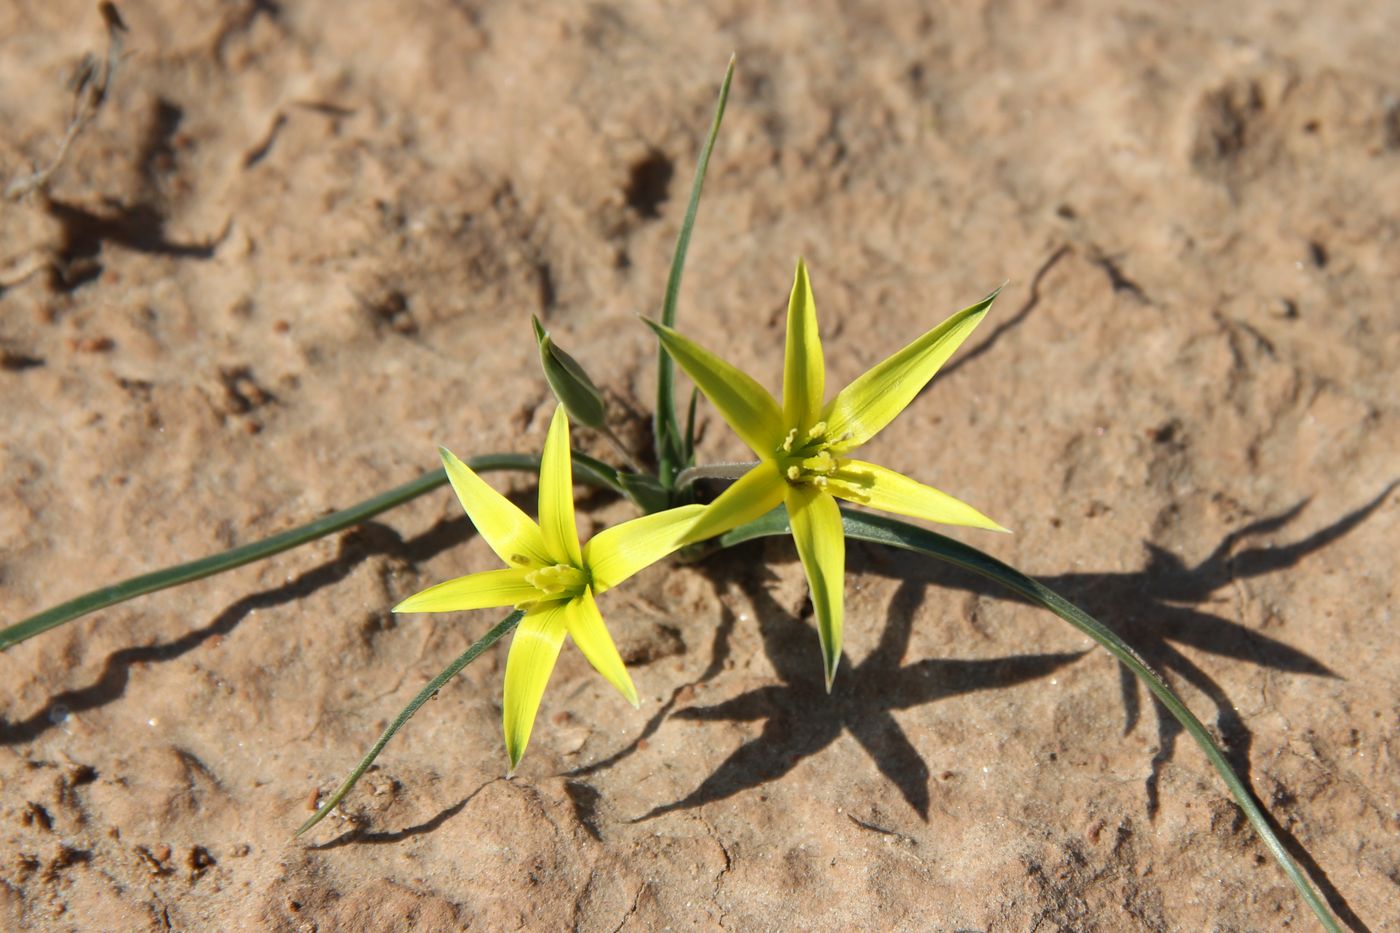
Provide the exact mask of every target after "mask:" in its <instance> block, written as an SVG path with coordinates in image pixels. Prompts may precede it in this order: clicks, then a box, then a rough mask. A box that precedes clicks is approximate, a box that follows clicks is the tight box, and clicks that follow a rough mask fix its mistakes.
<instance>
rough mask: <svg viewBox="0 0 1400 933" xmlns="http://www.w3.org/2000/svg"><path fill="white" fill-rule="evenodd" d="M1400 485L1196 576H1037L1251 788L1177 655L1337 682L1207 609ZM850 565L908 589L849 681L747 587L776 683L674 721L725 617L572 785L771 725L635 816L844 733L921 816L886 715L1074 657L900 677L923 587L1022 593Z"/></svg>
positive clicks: (1161, 723) (1239, 748)
mask: <svg viewBox="0 0 1400 933" xmlns="http://www.w3.org/2000/svg"><path fill="white" fill-rule="evenodd" d="M1396 485H1397V484H1396V483H1392V484H1390V485H1389V486H1387V487H1386V488H1385V489H1384V490H1382V491H1381V492H1380V494H1378V495H1377V496H1376V497H1375V498H1373V499H1372V500H1371V501H1369V502H1367V503H1366V504H1364V505H1362V506H1361V507H1359V508H1357V509H1355V510H1353V511H1352V512H1350V513H1348V514H1346V515H1344V516H1342V517H1341V518H1340V519H1338V520H1337V521H1335V522H1333V523H1332V524H1330V525H1328V526H1326V527H1324V528H1321V529H1319V530H1318V531H1316V532H1314V533H1313V534H1311V535H1308V536H1306V537H1304V538H1301V539H1299V540H1297V541H1294V542H1292V543H1290V544H1284V545H1278V546H1273V545H1270V544H1258V545H1254V544H1249V543H1248V542H1249V539H1251V538H1259V537H1261V536H1266V535H1271V534H1273V533H1276V532H1278V531H1280V530H1281V529H1283V528H1284V527H1285V526H1287V525H1289V524H1290V523H1292V522H1293V521H1294V520H1295V519H1296V518H1298V516H1299V515H1300V514H1301V513H1302V511H1303V509H1304V508H1305V507H1306V506H1307V500H1304V501H1302V502H1300V503H1298V504H1297V505H1295V506H1293V507H1292V508H1290V509H1287V510H1285V511H1283V512H1281V513H1278V514H1276V515H1272V516H1269V517H1266V518H1263V519H1260V520H1258V521H1255V522H1252V523H1250V524H1249V525H1246V526H1245V527H1243V528H1240V529H1238V530H1236V531H1234V532H1231V533H1230V534H1228V535H1226V536H1225V537H1224V538H1223V539H1222V540H1221V541H1220V543H1219V544H1218V545H1217V546H1216V547H1215V548H1214V549H1213V550H1212V552H1211V554H1210V555H1209V556H1208V557H1206V558H1205V559H1204V560H1203V561H1201V562H1200V563H1199V564H1197V565H1196V566H1194V567H1190V566H1188V565H1187V564H1186V562H1185V561H1184V560H1182V559H1181V558H1180V557H1178V556H1177V555H1175V554H1172V553H1170V552H1169V551H1166V550H1165V549H1163V548H1161V547H1158V546H1156V545H1153V544H1151V543H1148V544H1147V545H1146V548H1147V552H1148V560H1147V563H1146V566H1144V567H1143V569H1142V570H1139V571H1134V572H1126V573H1072V574H1062V575H1058V576H1047V577H1042V578H1041V579H1042V581H1043V582H1044V583H1046V584H1047V585H1048V586H1050V587H1051V588H1053V589H1055V590H1057V591H1058V592H1060V593H1062V594H1064V595H1065V596H1066V597H1068V598H1069V599H1071V600H1072V601H1074V602H1076V603H1078V604H1080V605H1082V606H1084V607H1085V608H1086V609H1087V610H1089V611H1090V612H1091V613H1093V614H1095V615H1097V616H1099V617H1100V618H1101V619H1107V620H1109V621H1110V623H1112V624H1113V626H1114V627H1115V628H1116V629H1117V630H1118V631H1119V632H1120V633H1121V634H1122V635H1123V636H1124V637H1125V638H1126V639H1127V640H1128V641H1129V642H1130V643H1131V644H1133V646H1134V647H1135V648H1136V649H1137V650H1138V651H1139V653H1140V654H1142V655H1143V657H1145V658H1146V659H1147V661H1148V663H1150V664H1151V665H1152V666H1153V667H1155V668H1156V669H1158V670H1159V671H1163V672H1166V673H1169V674H1171V675H1175V676H1177V677H1180V678H1182V679H1184V680H1185V681H1186V682H1187V683H1189V684H1191V685H1192V686H1193V687H1195V688H1196V689H1197V690H1199V691H1200V692H1201V694H1203V695H1204V696H1205V697H1207V699H1208V700H1209V701H1210V703H1211V705H1212V706H1214V707H1215V717H1214V718H1215V724H1216V728H1217V730H1218V732H1219V733H1220V735H1221V737H1222V739H1223V741H1224V745H1225V747H1226V750H1227V753H1228V755H1229V757H1230V759H1231V763H1232V765H1233V766H1234V767H1235V768H1236V770H1237V771H1238V772H1239V773H1240V774H1241V776H1242V777H1244V778H1245V780H1246V782H1248V780H1249V768H1248V763H1249V748H1250V743H1251V739H1252V736H1251V734H1250V733H1249V731H1248V730H1247V729H1246V728H1245V726H1244V724H1243V722H1242V721H1241V720H1240V718H1239V715H1238V713H1237V712H1236V711H1235V706H1234V704H1233V703H1232V702H1231V700H1230V698H1229V697H1228V696H1227V695H1226V694H1225V692H1224V690H1223V689H1222V688H1221V687H1220V685H1219V684H1218V683H1216V681H1215V680H1214V679H1212V678H1211V677H1210V675H1208V674H1207V673H1206V672H1205V671H1204V670H1203V669H1202V668H1201V667H1200V666H1199V665H1198V664H1196V663H1195V662H1194V661H1192V660H1191V659H1190V658H1189V657H1187V655H1186V654H1184V653H1183V652H1182V650H1181V649H1180V648H1179V647H1178V645H1184V646H1189V647H1191V648H1195V649H1198V650H1201V651H1204V652H1206V653H1209V654H1214V655H1217V656H1220V657H1225V658H1231V659H1236V660H1243V661H1248V662H1250V663H1253V664H1256V665H1259V666H1261V667H1266V668H1270V669H1273V670H1278V671H1283V672H1286V673H1297V674H1309V675H1314V676H1322V677H1335V676H1337V675H1336V674H1334V673H1333V672H1332V671H1331V670H1330V669H1329V668H1328V667H1327V666H1326V665H1325V664H1323V663H1322V662H1321V661H1319V660H1317V659H1316V658H1313V657H1311V656H1310V655H1308V654H1306V653H1304V652H1302V651H1299V650H1298V649H1296V648H1292V647H1290V646H1289V645H1287V644H1284V643H1283V642H1281V641H1278V640H1277V639H1274V638H1271V637H1269V636H1267V635H1264V634H1262V633H1260V632H1257V631H1255V630H1253V629H1250V628H1248V627H1246V626H1244V625H1241V624H1240V623H1237V622H1234V621H1231V620H1229V619H1227V618H1224V617H1222V616H1220V615H1216V614H1214V613H1212V612H1210V611H1207V609H1206V608H1203V607H1205V606H1208V605H1209V604H1211V603H1212V602H1218V601H1219V600H1220V599H1221V597H1220V596H1219V595H1218V594H1219V593H1220V591H1221V590H1223V589H1225V588H1227V587H1229V586H1231V585H1233V584H1235V583H1236V582H1237V581H1241V580H1246V579H1249V578H1252V577H1257V576H1262V575H1265V574H1268V573H1273V572H1275V571H1279V570H1285V569H1287V568H1289V567H1292V566H1294V565H1296V564H1297V563H1298V562H1299V561H1301V560H1303V559H1304V558H1306V557H1307V556H1309V555H1311V554H1313V553H1315V552H1316V551H1319V550H1321V549H1322V548H1324V547H1327V546H1328V545H1330V544H1332V543H1334V542H1335V541H1337V540H1338V539H1340V538H1341V537H1343V536H1345V535H1346V534H1348V533H1350V532H1351V531H1352V530H1354V529H1355V528H1356V527H1357V526H1358V525H1360V524H1361V523H1362V522H1363V521H1365V520H1366V519H1367V518H1368V517H1369V516H1370V515H1371V514H1372V513H1373V512H1375V510H1376V509H1378V508H1379V507H1380V506H1381V505H1382V504H1383V503H1384V501H1385V500H1386V498H1387V496H1389V494H1390V493H1391V492H1392V491H1393V490H1394V489H1395V488H1396ZM855 555H860V556H859V557H858V560H859V563H860V565H863V566H859V565H858V569H864V570H866V571H869V572H872V573H877V574H880V575H884V576H889V577H892V578H896V579H899V580H900V581H901V583H902V585H901V586H900V588H899V590H898V592H897V594H896V596H895V598H894V600H893V601H892V604H891V608H890V619H889V621H888V624H887V627H886V630H885V632H884V634H883V635H882V638H881V641H880V644H879V646H878V647H877V648H876V649H875V650H874V651H873V652H872V653H871V654H870V656H869V657H867V658H866V659H865V660H864V661H862V662H861V663H860V664H859V665H858V666H857V667H856V668H855V669H854V670H853V671H851V672H850V675H851V676H850V679H849V680H847V681H846V684H847V687H846V688H845V690H837V691H836V693H835V694H833V695H832V696H829V697H828V696H827V695H826V692H825V689H824V687H823V684H822V680H821V676H820V670H819V668H818V667H814V666H813V661H812V658H811V656H810V655H811V651H810V645H809V644H807V639H808V633H807V632H806V626H805V625H798V624H794V623H795V621H796V620H794V619H793V618H792V617H791V616H790V615H789V614H787V613H786V612H785V611H783V610H782V609H781V608H780V607H778V606H777V605H776V604H774V603H773V601H772V599H771V597H769V596H768V594H767V593H766V591H765V590H764V588H763V586H762V584H761V582H759V581H751V582H748V583H746V584H744V590H745V593H746V596H747V597H748V599H749V600H750V602H751V604H752V605H753V607H754V612H755V614H756V615H757V616H758V618H759V619H760V620H767V622H766V624H764V622H762V621H761V622H760V629H761V632H762V635H763V639H764V648H765V651H766V653H767V655H768V657H769V660H770V662H771V663H772V664H773V666H774V668H775V669H776V670H777V671H778V674H779V677H780V678H781V680H782V683H781V684H774V685H772V686H769V687H763V688H759V689H758V690H755V691H751V692H749V693H746V694H743V695H741V696H739V697H735V698H733V699H731V700H728V701H725V702H723V703H720V704H717V705H715V706H712V707H698V708H687V709H682V710H681V711H679V712H673V710H675V708H676V706H677V705H678V700H679V697H680V696H681V695H682V694H683V693H684V692H686V691H687V687H692V686H694V685H695V684H698V683H703V682H707V681H709V680H711V679H713V678H714V677H715V676H716V675H717V674H718V673H719V672H720V671H721V670H722V669H723V667H724V663H725V661H726V660H727V658H728V656H729V651H730V648H729V639H730V636H731V634H732V632H733V628H734V624H735V619H734V617H733V614H732V613H731V612H729V611H728V610H727V609H726V610H723V613H724V614H723V617H722V619H721V623H720V625H719V627H718V628H717V629H716V632H715V638H714V642H713V648H712V652H711V654H712V656H711V660H710V663H709V665H708V666H707V668H706V670H705V671H704V672H702V674H701V675H700V676H699V677H698V678H697V679H696V680H695V681H694V682H692V683H691V684H687V685H684V686H682V687H679V688H677V689H676V690H675V691H674V692H673V693H672V696H671V698H670V699H669V700H668V701H667V702H666V703H665V704H664V705H663V707H662V708H661V709H660V710H658V711H657V713H656V714H654V715H653V716H652V717H651V718H650V719H649V720H648V722H647V724H646V726H645V727H644V728H643V730H642V731H641V733H640V734H639V735H638V736H637V738H635V739H634V740H633V741H632V742H631V743H629V744H628V745H627V746H625V747H623V748H621V749H619V750H618V751H617V752H615V753H614V754H613V755H611V756H609V757H608V758H605V759H602V760H599V761H596V762H593V763H591V764H589V765H586V766H584V767H581V768H577V769H575V770H573V771H571V772H569V774H568V776H569V777H570V778H575V779H577V778H581V777H585V776H587V775H589V774H593V773H597V772H599V771H603V770H606V769H607V768H609V767H611V766H612V765H614V764H616V763H617V762H619V761H621V760H622V759H624V758H626V757H628V756H630V755H631V754H632V753H633V752H634V751H636V750H637V748H638V747H639V745H640V743H641V742H642V741H643V740H645V739H647V738H648V737H650V736H651V735H652V734H653V733H655V732H656V731H657V730H658V729H659V728H660V727H661V725H662V724H663V723H664V722H665V720H666V719H667V718H668V717H670V716H672V715H674V716H676V717H677V718H685V719H692V720H703V721H715V720H725V719H728V720H732V721H753V720H757V719H765V720H766V722H765V725H764V728H763V731H762V734H761V736H760V737H758V738H756V739H753V740H751V741H749V742H746V743H745V744H744V745H742V746H740V748H739V749H738V750H736V751H735V752H734V753H733V754H732V755H730V756H729V757H728V758H727V759H726V760H725V761H724V762H722V763H721V764H720V765H719V767H718V768H716V770H715V771H714V772H713V773H712V774H710V775H709V776H708V777H707V778H705V780H704V781H702V782H701V784H700V786H699V787H697V788H696V789H695V790H694V791H692V792H691V793H690V794H688V795H686V796H685V797H684V798H682V799H681V800H678V801H674V802H672V803H669V804H665V805H663V806H660V807H657V808H655V809H653V810H652V811H651V812H649V813H647V814H646V815H644V816H643V817H640V819H650V818H653V817H656V816H659V815H661V814H663V813H669V812H672V811H675V810H682V809H689V808H692V807H695V806H698V805H700V804H703V803H708V802H713V801H716V800H722V799H725V798H727V797H730V796H733V795H735V794H738V793H741V792H743V791H745V790H749V789H753V788H756V787H759V786H761V785H762V784H764V783H766V782H768V781H772V780H776V779H778V778H781V777H782V776H783V775H785V774H787V773H788V772H789V771H790V770H792V768H793V767H794V766H795V765H796V764H797V762H799V761H801V760H802V759H803V758H805V757H808V756H810V755H813V754H816V753H817V752H820V751H821V750H823V749H824V748H826V747H827V746H828V745H830V744H831V743H832V742H834V741H835V740H836V739H837V738H838V737H839V736H840V735H841V734H842V733H843V732H844V731H846V730H849V731H850V732H851V733H852V735H853V736H854V737H855V738H856V740H857V741H858V742H859V743H860V744H861V746H862V747H863V748H864V749H865V750H866V751H867V753H868V754H869V755H870V756H871V758H872V760H873V761H874V762H875V764H876V767H877V768H879V770H880V771H881V773H882V774H884V775H885V776H886V777H887V778H888V779H889V780H890V781H891V782H892V783H893V784H894V785H895V786H896V787H897V788H898V789H899V791H900V793H901V795H902V796H903V797H904V799H905V800H906V801H907V802H908V803H909V805H910V806H911V807H912V808H913V809H914V810H915V811H916V812H918V813H919V814H920V815H921V816H922V817H924V818H927V809H928V777H929V769H928V766H927V764H926V763H925V762H924V761H923V759H922V758H921V757H920V756H919V755H918V753H917V751H915V749H914V748H913V746H912V744H911V743H910V742H909V740H908V737H907V736H906V735H905V734H904V732H903V731H902V730H901V729H900V728H899V725H898V723H897V722H895V720H894V718H893V717H892V716H891V712H892V711H894V710H898V709H907V708H910V707H913V706H917V705H922V704H924V703H930V702H934V701H936V700H938V699H941V698H943V697H946V696H952V695H956V694H958V693H965V692H969V691H972V690H983V689H989V688H994V687H997V686H1008V685H1011V684H1014V683H1020V682H1024V681H1026V680H1030V679H1034V678H1036V677H1041V676H1046V675H1047V674H1049V673H1052V672H1053V671H1054V670H1056V669H1058V668H1059V667H1061V666H1063V665H1065V664H1067V663H1069V662H1071V661H1073V660H1074V659H1076V658H1078V657H1079V656H1080V655H1079V654H1068V655H1040V656H1021V657H1010V658H1004V659H998V660H982V661H958V660H948V659H931V660H925V661H920V662H916V663H915V664H912V665H908V666H905V667H901V666H900V662H901V659H902V655H903V653H904V649H905V647H906V646H907V643H908V639H909V633H910V627H911V625H912V617H913V614H914V610H915V609H916V607H917V604H918V601H919V600H920V599H921V597H922V593H923V591H924V589H925V587H926V586H927V585H929V584H938V585H939V586H940V587H942V588H944V589H954V590H963V591H965V592H968V593H972V594H975V595H978V596H988V597H993V598H1004V599H1013V600H1016V599H1018V597H1016V596H1014V595H1011V594H1008V593H1007V592H1006V591H1003V590H1002V589H1000V588H998V587H995V586H994V585H993V584H991V583H989V582H987V581H985V580H983V579H982V578H980V577H977V576H975V575H973V574H970V573H967V572H964V571H961V570H958V569H956V568H953V567H950V566H947V565H942V564H936V563H933V562H930V561H927V560H922V559H919V558H915V557H913V556H911V555H903V554H898V553H891V552H886V551H883V550H880V549H873V548H869V547H866V546H861V547H859V548H858V549H855V550H854V551H853V556H855ZM853 569H857V568H853ZM1120 689H1121V694H1122V699H1123V705H1124V719H1125V721H1124V732H1125V733H1127V732H1130V731H1131V730H1132V729H1133V728H1134V727H1135V726H1136V724H1137V723H1138V721H1139V720H1140V718H1141V706H1142V704H1141V696H1142V694H1141V689H1142V688H1140V687H1139V685H1138V683H1137V681H1136V679H1135V678H1134V677H1133V676H1132V675H1131V673H1129V672H1128V671H1127V670H1126V669H1121V668H1120ZM1153 705H1154V708H1155V709H1156V712H1157V729H1158V734H1159V738H1160V745H1159V747H1158V750H1157V751H1156V753H1155V754H1154V757H1153V760H1152V762H1151V767H1150V772H1149V775H1148V777H1147V780H1146V793H1147V810H1148V815H1149V817H1154V816H1155V815H1156V811H1157V799H1158V791H1157V785H1158V780H1159V777H1160V774H1161V772H1162V770H1163V768H1164V766H1165V765H1166V764H1167V763H1168V762H1170V761H1171V760H1172V759H1173V757H1174V755H1175V750H1176V740H1177V738H1178V737H1179V736H1180V735H1181V734H1182V731H1181V728H1180V726H1179V725H1178V724H1177V723H1176V720H1175V719H1173V718H1172V717H1171V715H1170V714H1169V713H1167V712H1166V710H1165V709H1163V708H1162V707H1160V706H1159V705H1158V704H1156V702H1155V701H1153ZM1295 854H1296V853H1295ZM1315 877H1316V875H1315Z"/></svg>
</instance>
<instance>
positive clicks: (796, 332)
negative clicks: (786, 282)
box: [783, 259, 826, 434]
mask: <svg viewBox="0 0 1400 933" xmlns="http://www.w3.org/2000/svg"><path fill="white" fill-rule="evenodd" d="M825 398H826V363H825V362H824V360H823V359H822V341H821V337H820V336H819V335H818V333H817V304H816V302H815V301H813V300H812V286H811V283H810V282H808V281H807V264H806V263H804V262H803V261H802V260H801V259H799V260H797V277H796V279H795V280H794V281H793V283H792V295H791V296H789V297H788V316H787V353H786V356H785V358H784V360H783V420H784V421H785V422H787V425H788V427H790V428H794V427H795V428H797V429H798V433H800V434H805V433H806V432H807V429H808V428H810V427H812V425H814V424H816V423H817V413H818V412H819V411H820V410H821V407H822V402H823V401H824V400H825Z"/></svg>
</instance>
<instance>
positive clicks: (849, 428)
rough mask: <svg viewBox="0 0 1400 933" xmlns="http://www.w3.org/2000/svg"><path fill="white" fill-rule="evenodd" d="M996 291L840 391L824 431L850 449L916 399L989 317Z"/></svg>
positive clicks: (828, 410) (827, 409)
mask: <svg viewBox="0 0 1400 933" xmlns="http://www.w3.org/2000/svg"><path fill="white" fill-rule="evenodd" d="M1000 291H1001V289H1000V288H998V289H997V291H995V292H992V293H991V294H990V295H988V296H987V297H986V298H983V299H982V300H981V301H979V302H977V304H975V305H973V306H972V307H970V308H964V309H963V310H961V311H959V312H958V313H957V314H954V315H953V316H952V317H950V318H948V320H946V321H944V322H943V323H942V324H939V325H938V326H937V327H935V328H934V329H933V330H931V331H929V332H928V333H926V334H924V335H923V336H922V337H920V338H919V339H918V340H915V341H914V342H913V343H911V344H909V346H907V347H905V348H904V349H903V350H900V351H899V352H898V353H896V354H894V355H893V356H891V357H889V358H888V359H886V360H885V361H884V362H882V363H879V364H877V365H876V366H875V367H874V368H872V369H870V370H869V371H868V372H866V373H865V374H864V375H862V376H860V377H859V378H857V379H856V381H855V382H852V383H851V384H850V385H848V386H846V388H844V389H842V390H841V391H840V392H839V393H837V395H836V397H835V398H833V399H832V400H831V401H830V402H829V403H828V404H827V406H826V407H825V408H824V409H823V410H822V417H821V420H822V421H825V422H826V436H827V437H829V438H832V439H837V438H844V440H842V441H840V442H839V443H840V445H841V447H842V448H843V449H846V450H849V449H851V448H852V447H855V446H857V445H860V444H864V443H865V442H866V441H868V440H870V438H872V437H874V436H875V434H876V433H877V432H878V431H879V430H880V429H881V428H883V427H884V426H885V425H887V424H889V423H890V422H891V421H893V420H894V417H895V415H897V414H899V413H900V412H901V411H903V410H904V407H905V406H906V405H908V404H909V403H910V402H912V401H913V400H914V396H916V395H918V394H919V392H920V391H921V390H922V389H923V387H924V386H926V385H927V384H928V381H929V380H930V379H932V378H933V376H934V374H935V373H937V372H938V369H939V367H940V366H942V365H943V364H944V362H946V361H947V359H948V357H950V356H952V355H953V352H954V351H955V350H957V348H958V347H959V346H961V345H962V342H963V341H964V340H966V339H967V337H968V335H969V334H971V333H972V331H973V330H974V329H976V327H977V325H978V324H979V323H980V322H981V321H982V318H984V317H986V315H987V310H988V309H989V308H990V307H991V306H992V302H993V301H994V300H996V297H997V292H1000Z"/></svg>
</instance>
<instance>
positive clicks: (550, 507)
mask: <svg viewBox="0 0 1400 933" xmlns="http://www.w3.org/2000/svg"><path fill="white" fill-rule="evenodd" d="M540 532H541V533H542V534H543V535H544V545H545V548H546V549H548V551H549V556H550V557H552V558H554V560H553V563H557V564H569V565H571V566H574V567H581V566H582V565H583V552H582V551H581V550H580V549H579V546H578V526H577V525H576V524H574V468H573V453H572V451H570V450H569V416H568V415H566V414H565V413H564V406H563V405H556V406H555V408H554V418H553V419H551V420H550V422H549V435H548V436H547V437H546V438H545V441H544V454H543V455H542V456H541V457H540Z"/></svg>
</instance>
